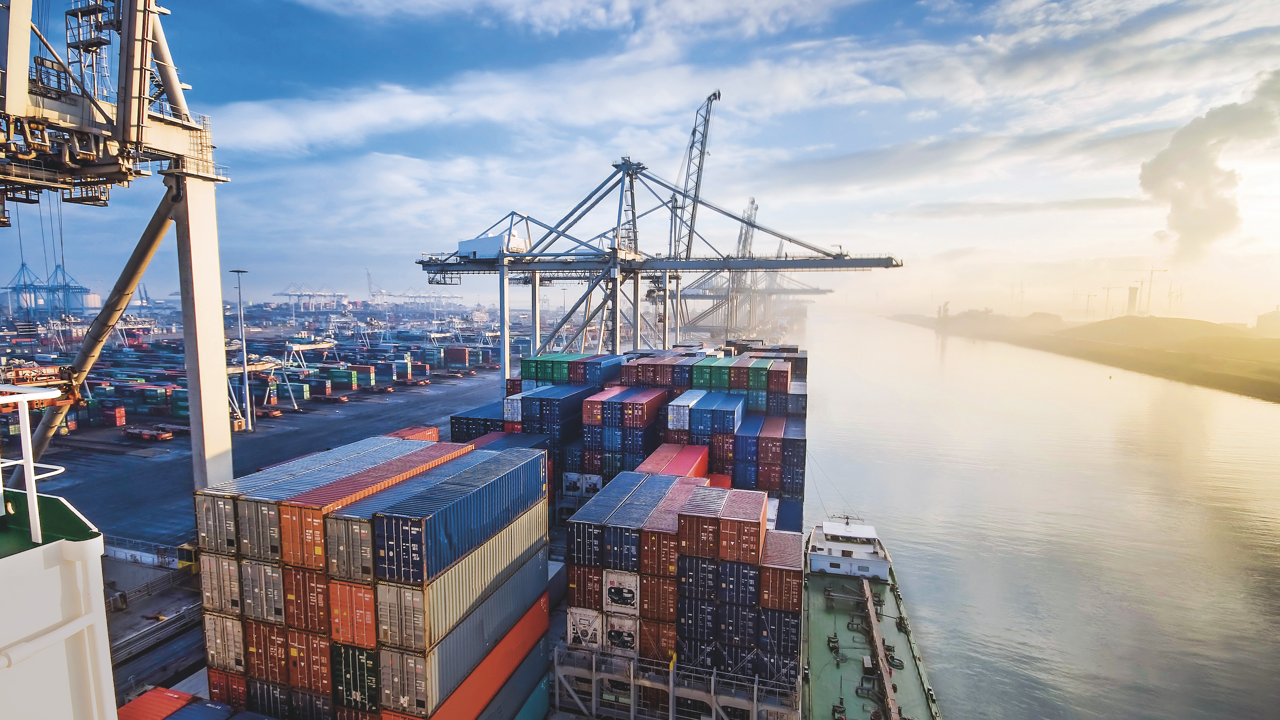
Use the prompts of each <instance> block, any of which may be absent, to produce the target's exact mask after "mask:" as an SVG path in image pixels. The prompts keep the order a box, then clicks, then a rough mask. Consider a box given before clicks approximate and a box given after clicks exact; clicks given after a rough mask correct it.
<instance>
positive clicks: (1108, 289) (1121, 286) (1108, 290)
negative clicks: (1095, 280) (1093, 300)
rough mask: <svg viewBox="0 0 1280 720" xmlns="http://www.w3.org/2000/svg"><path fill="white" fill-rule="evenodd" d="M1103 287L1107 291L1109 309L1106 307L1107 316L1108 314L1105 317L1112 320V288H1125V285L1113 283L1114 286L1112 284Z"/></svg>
mask: <svg viewBox="0 0 1280 720" xmlns="http://www.w3.org/2000/svg"><path fill="white" fill-rule="evenodd" d="M1102 289H1103V290H1106V291H1107V309H1106V316H1107V317H1106V318H1105V319H1107V320H1110V319H1111V291H1112V290H1123V289H1124V286H1123V285H1112V286H1110V287H1104V288H1102Z"/></svg>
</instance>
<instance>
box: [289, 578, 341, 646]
mask: <svg viewBox="0 0 1280 720" xmlns="http://www.w3.org/2000/svg"><path fill="white" fill-rule="evenodd" d="M282 580H283V584H284V623H285V625H287V626H288V627H290V628H294V629H297V630H305V631H306V632H312V633H328V632H329V628H330V621H329V581H328V579H327V578H325V576H324V573H318V572H315V571H312V570H300V569H298V568H292V567H288V566H286V567H285V568H284V571H283V573H282Z"/></svg>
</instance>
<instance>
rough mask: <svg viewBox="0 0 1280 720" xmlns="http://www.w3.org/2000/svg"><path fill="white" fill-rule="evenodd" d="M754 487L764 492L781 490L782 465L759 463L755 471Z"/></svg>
mask: <svg viewBox="0 0 1280 720" xmlns="http://www.w3.org/2000/svg"><path fill="white" fill-rule="evenodd" d="M756 487H757V488H758V489H760V490H763V491H765V492H771V491H775V492H776V491H781V490H782V463H760V466H759V467H758V468H757V469H756Z"/></svg>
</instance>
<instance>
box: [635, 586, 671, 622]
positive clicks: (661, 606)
mask: <svg viewBox="0 0 1280 720" xmlns="http://www.w3.org/2000/svg"><path fill="white" fill-rule="evenodd" d="M679 597H680V585H679V583H677V582H676V579H675V578H673V577H659V576H657V575H641V576H640V617H642V618H644V619H646V620H661V621H662V622H669V623H673V622H675V621H676V600H678V599H679Z"/></svg>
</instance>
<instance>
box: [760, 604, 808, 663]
mask: <svg viewBox="0 0 1280 720" xmlns="http://www.w3.org/2000/svg"><path fill="white" fill-rule="evenodd" d="M758 631H759V633H760V637H759V647H760V652H762V653H770V654H774V655H779V656H782V657H787V658H792V659H794V658H798V657H800V613H793V612H785V611H782V610H769V609H762V610H761V611H760V619H759V621H758Z"/></svg>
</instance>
